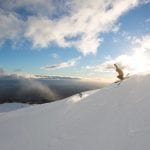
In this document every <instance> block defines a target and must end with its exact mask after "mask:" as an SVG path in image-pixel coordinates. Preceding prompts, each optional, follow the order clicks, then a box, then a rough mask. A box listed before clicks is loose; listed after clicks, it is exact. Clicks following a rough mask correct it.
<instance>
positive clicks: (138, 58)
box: [86, 35, 150, 74]
mask: <svg viewBox="0 0 150 150" xmlns="http://www.w3.org/2000/svg"><path fill="white" fill-rule="evenodd" d="M114 63H117V64H118V65H119V66H120V67H121V68H122V69H124V72H125V73H130V74H136V73H145V72H150V67H149V66H150V36H149V35H148V36H144V37H142V38H141V39H138V40H136V46H135V47H134V48H132V49H131V50H130V52H129V53H128V54H122V55H120V56H118V57H116V58H114V59H113V58H111V57H109V60H108V59H107V60H106V61H105V62H104V63H102V64H100V65H97V66H88V67H87V68H86V69H89V70H91V71H93V72H109V73H110V72H114V71H115V69H114V65H113V64H114Z"/></svg>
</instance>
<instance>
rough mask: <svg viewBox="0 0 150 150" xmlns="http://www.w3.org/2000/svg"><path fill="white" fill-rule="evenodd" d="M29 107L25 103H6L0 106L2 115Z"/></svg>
mask: <svg viewBox="0 0 150 150" xmlns="http://www.w3.org/2000/svg"><path fill="white" fill-rule="evenodd" d="M28 106H30V105H29V104H25V103H4V104H0V113H4V112H9V111H14V110H17V109H21V108H24V107H28Z"/></svg>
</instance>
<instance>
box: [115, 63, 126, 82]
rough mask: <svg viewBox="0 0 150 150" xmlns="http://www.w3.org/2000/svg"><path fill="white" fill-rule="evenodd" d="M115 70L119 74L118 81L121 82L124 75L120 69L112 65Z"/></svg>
mask: <svg viewBox="0 0 150 150" xmlns="http://www.w3.org/2000/svg"><path fill="white" fill-rule="evenodd" d="M114 66H115V68H116V72H117V73H118V74H119V75H118V76H117V78H118V79H120V80H123V79H124V73H123V71H122V69H120V68H119V67H118V66H117V65H116V64H114Z"/></svg>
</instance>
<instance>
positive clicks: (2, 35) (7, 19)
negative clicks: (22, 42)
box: [0, 9, 23, 42]
mask: <svg viewBox="0 0 150 150" xmlns="http://www.w3.org/2000/svg"><path fill="white" fill-rule="evenodd" d="M22 27H23V21H21V20H19V19H18V18H17V15H16V14H13V13H6V12H4V11H2V10H1V9H0V41H1V42H3V41H4V40H6V39H11V40H17V39H18V38H19V37H20V34H21V33H22Z"/></svg>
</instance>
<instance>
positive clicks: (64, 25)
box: [25, 0, 138, 55]
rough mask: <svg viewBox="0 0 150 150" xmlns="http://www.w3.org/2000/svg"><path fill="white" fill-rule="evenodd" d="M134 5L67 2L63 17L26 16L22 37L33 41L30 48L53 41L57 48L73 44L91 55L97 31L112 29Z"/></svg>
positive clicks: (134, 0)
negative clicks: (68, 6) (26, 23)
mask: <svg viewBox="0 0 150 150" xmlns="http://www.w3.org/2000/svg"><path fill="white" fill-rule="evenodd" d="M73 4H74V5H73ZM137 5H138V0H126V1H122V0H114V1H112V0H109V1H108V0H107V1H106V0H102V1H96V0H93V1H91V0H88V1H86V2H85V1H81V0H77V1H75V0H74V1H70V6H71V8H70V9H71V10H73V11H72V12H70V14H69V15H67V16H64V17H61V18H59V19H56V20H50V19H49V18H48V17H41V16H35V17H30V18H29V19H28V26H27V31H26V34H25V36H26V37H27V38H30V39H31V40H32V41H33V45H34V47H47V46H48V45H49V44H50V43H51V42H55V43H57V44H58V45H59V46H61V47H71V46H74V47H76V48H77V49H78V50H79V51H80V52H82V53H83V54H84V55H87V54H89V53H93V54H95V53H96V51H97V48H98V47H99V46H100V44H101V38H100V34H101V33H103V32H109V31H113V30H114V29H115V28H114V26H115V23H116V22H117V19H118V18H119V17H120V16H121V15H123V14H124V13H125V12H127V11H128V10H130V9H131V8H133V7H135V6H137ZM116 30H118V29H117V27H116V29H115V31H116ZM66 37H80V38H79V39H78V38H77V39H78V40H66Z"/></svg>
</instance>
